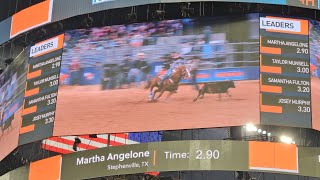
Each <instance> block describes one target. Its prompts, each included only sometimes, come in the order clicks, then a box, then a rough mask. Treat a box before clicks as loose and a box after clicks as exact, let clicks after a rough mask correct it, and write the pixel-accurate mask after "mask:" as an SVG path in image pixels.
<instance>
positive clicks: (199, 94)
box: [193, 90, 203, 102]
mask: <svg viewBox="0 0 320 180" xmlns="http://www.w3.org/2000/svg"><path fill="white" fill-rule="evenodd" d="M201 95H202V96H203V94H201V90H199V93H198V96H197V97H196V98H195V99H194V100H193V101H194V102H195V101H197V100H198V99H199V97H200V96H201Z"/></svg>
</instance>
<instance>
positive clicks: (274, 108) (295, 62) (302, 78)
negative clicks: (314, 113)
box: [260, 16, 312, 128]
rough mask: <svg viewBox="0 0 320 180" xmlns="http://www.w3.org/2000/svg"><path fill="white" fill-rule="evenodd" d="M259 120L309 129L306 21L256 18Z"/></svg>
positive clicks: (309, 103)
mask: <svg viewBox="0 0 320 180" xmlns="http://www.w3.org/2000/svg"><path fill="white" fill-rule="evenodd" d="M260 63H261V64H260V79H261V85H260V92H261V94H260V96H261V100H260V110H261V123H262V124H268V125H280V126H293V127H303V128H311V127H312V123H311V82H310V55H309V23H308V20H303V19H292V18H282V17H273V16H262V17H260Z"/></svg>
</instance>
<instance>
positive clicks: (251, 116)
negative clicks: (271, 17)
mask: <svg viewBox="0 0 320 180" xmlns="http://www.w3.org/2000/svg"><path fill="white" fill-rule="evenodd" d="M239 34H241V36H239ZM60 84H61V85H60V87H59V95H58V100H57V110H56V119H55V127H54V136H63V135H74V134H92V133H119V132H140V131H156V130H172V129H190V128H204V127H223V126H238V125H243V124H246V123H248V122H251V123H255V124H258V123H259V122H260V118H259V106H257V104H259V16H258V14H251V15H247V16H243V17H218V18H199V19H180V20H167V21H161V22H150V23H138V24H129V25H115V26H107V27H101V28H92V29H78V30H71V31H68V32H66V34H65V44H64V53H63V56H62V66H61V73H60Z"/></svg>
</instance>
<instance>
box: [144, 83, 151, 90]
mask: <svg viewBox="0 0 320 180" xmlns="http://www.w3.org/2000/svg"><path fill="white" fill-rule="evenodd" d="M150 87H151V81H148V84H147V85H146V87H144V89H149V88H150Z"/></svg>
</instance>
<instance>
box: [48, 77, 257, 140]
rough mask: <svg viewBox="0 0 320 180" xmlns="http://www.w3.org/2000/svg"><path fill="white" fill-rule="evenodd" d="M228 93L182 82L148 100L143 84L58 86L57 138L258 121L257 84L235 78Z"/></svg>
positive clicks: (234, 124) (237, 124) (235, 124)
mask: <svg viewBox="0 0 320 180" xmlns="http://www.w3.org/2000/svg"><path fill="white" fill-rule="evenodd" d="M235 85H236V88H235V89H230V93H231V94H232V97H231V98H230V97H227V96H226V95H223V98H222V100H221V101H218V95H213V94H206V96H205V98H204V99H200V100H198V101H197V102H193V99H194V98H195V97H196V95H197V91H195V90H193V88H192V86H189V85H185V86H180V87H179V90H178V93H176V94H173V95H172V96H171V98H170V100H169V101H168V102H166V101H165V97H166V94H164V96H163V97H162V98H160V100H159V101H158V102H154V103H151V102H148V90H145V89H143V88H134V89H118V90H106V91H101V90H100V87H99V86H72V87H71V86H61V87H60V89H59V96H58V103H57V111H56V120H55V129H54V135H55V136H62V135H72V134H73V135H74V134H77V135H80V134H93V133H96V134H100V133H119V132H140V131H156V130H174V129H190V128H209V127H222V126H239V125H244V124H246V123H247V122H252V123H259V82H258V81H238V82H235Z"/></svg>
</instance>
